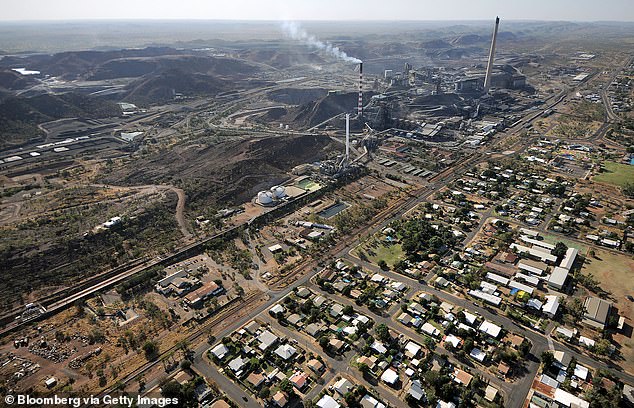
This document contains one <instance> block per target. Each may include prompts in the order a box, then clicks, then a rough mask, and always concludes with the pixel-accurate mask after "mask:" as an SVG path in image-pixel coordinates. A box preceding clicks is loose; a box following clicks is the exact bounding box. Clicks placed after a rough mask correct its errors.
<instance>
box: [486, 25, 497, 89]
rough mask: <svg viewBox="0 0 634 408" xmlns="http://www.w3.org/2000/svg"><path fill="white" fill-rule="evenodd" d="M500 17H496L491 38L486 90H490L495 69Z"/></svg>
mask: <svg viewBox="0 0 634 408" xmlns="http://www.w3.org/2000/svg"><path fill="white" fill-rule="evenodd" d="M499 24H500V17H495V28H494V29H493V39H492V40H491V50H490V51H489V62H488V63H487V73H486V76H485V77H484V92H489V88H490V87H491V71H492V70H493V59H494V58H495V40H496V39H497V37H498V25H499Z"/></svg>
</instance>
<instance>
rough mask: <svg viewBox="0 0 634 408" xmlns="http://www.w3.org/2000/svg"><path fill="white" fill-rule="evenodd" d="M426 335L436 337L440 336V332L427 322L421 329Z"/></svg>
mask: <svg viewBox="0 0 634 408" xmlns="http://www.w3.org/2000/svg"><path fill="white" fill-rule="evenodd" d="M420 329H421V330H422V331H423V332H424V333H426V334H429V335H430V336H433V337H436V336H438V335H439V334H440V330H438V329H437V328H435V327H434V326H433V325H432V324H431V323H429V322H427V323H425V324H423V325H422V326H421V328H420Z"/></svg>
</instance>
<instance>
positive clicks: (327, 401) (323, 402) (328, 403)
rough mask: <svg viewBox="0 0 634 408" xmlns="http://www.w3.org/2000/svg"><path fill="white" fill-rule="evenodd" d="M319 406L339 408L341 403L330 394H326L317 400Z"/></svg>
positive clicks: (322, 407) (320, 407)
mask: <svg viewBox="0 0 634 408" xmlns="http://www.w3.org/2000/svg"><path fill="white" fill-rule="evenodd" d="M317 406H318V407H319V408H339V407H340V406H341V405H339V403H338V402H337V400H335V399H334V398H333V397H331V396H330V395H328V394H326V395H324V396H323V397H321V399H320V400H319V401H317Z"/></svg>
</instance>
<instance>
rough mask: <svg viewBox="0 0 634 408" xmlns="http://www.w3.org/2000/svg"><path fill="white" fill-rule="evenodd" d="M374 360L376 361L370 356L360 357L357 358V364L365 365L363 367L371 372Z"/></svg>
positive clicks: (374, 363)
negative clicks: (366, 367) (365, 366)
mask: <svg viewBox="0 0 634 408" xmlns="http://www.w3.org/2000/svg"><path fill="white" fill-rule="evenodd" d="M376 360H377V358H376V357H375V356H371V357H368V356H361V357H359V358H357V363H358V364H365V365H367V366H368V368H369V369H370V370H373V369H374V366H375V365H376Z"/></svg>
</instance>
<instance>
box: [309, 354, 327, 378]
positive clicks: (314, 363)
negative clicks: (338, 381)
mask: <svg viewBox="0 0 634 408" xmlns="http://www.w3.org/2000/svg"><path fill="white" fill-rule="evenodd" d="M306 365H307V366H308V368H310V369H311V370H313V372H315V373H317V374H320V373H322V372H323V371H324V369H325V368H326V367H325V366H324V363H322V362H321V361H319V360H317V359H316V358H313V359H311V360H308V363H306Z"/></svg>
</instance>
